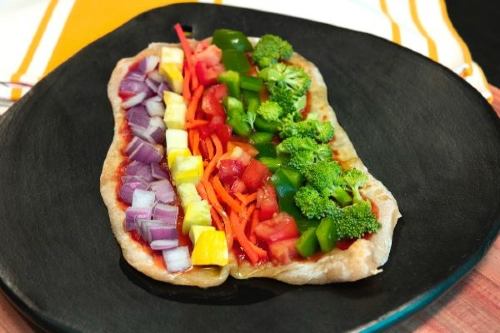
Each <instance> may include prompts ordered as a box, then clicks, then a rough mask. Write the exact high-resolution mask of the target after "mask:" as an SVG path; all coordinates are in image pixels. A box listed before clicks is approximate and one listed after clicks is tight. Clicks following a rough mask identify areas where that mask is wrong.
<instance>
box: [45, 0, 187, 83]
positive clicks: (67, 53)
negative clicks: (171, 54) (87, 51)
mask: <svg viewBox="0 0 500 333" xmlns="http://www.w3.org/2000/svg"><path fill="white" fill-rule="evenodd" d="M183 2H193V1H185V0H148V1H122V0H106V1H102V0H75V4H74V5H73V8H72V9H71V13H70V14H69V15H68V19H67V21H66V24H65V25H64V28H63V30H62V32H61V35H60V37H59V41H58V43H57V45H56V47H55V48H54V51H53V53H52V57H51V58H50V60H49V61H48V64H47V67H46V68H45V73H44V74H47V73H49V72H50V71H52V70H53V69H54V68H56V67H57V66H58V65H60V64H61V63H62V62H64V61H65V60H66V59H68V58H69V57H71V56H72V55H74V54H75V53H76V52H78V51H79V50H80V49H82V48H83V47H84V46H86V45H88V44H89V43H91V42H93V41H94V40H96V39H98V38H99V37H102V36H103V35H105V34H107V33H108V32H111V31H113V30H114V29H116V28H118V27H119V26H120V25H122V24H124V23H125V22H127V21H129V20H130V19H132V18H133V17H135V16H137V15H139V14H141V13H143V12H145V11H148V10H150V9H154V8H158V7H162V6H166V5H169V4H174V3H183ZM181 23H182V22H181ZM172 28H173V27H165V29H172ZM166 34H167V31H165V35H166ZM151 42H153V41H151ZM157 42H160V41H157ZM146 47H147V44H145V45H144V48H146Z"/></svg>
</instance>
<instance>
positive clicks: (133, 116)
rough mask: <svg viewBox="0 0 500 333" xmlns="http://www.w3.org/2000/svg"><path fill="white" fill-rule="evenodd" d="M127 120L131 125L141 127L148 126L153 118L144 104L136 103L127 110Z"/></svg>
mask: <svg viewBox="0 0 500 333" xmlns="http://www.w3.org/2000/svg"><path fill="white" fill-rule="evenodd" d="M126 115H127V120H128V123H129V125H135V126H140V127H144V128H146V127H148V125H149V121H150V120H151V118H150V116H149V114H148V112H147V111H146V108H145V107H144V105H136V106H134V107H132V108H130V109H129V110H128V111H127V114H126Z"/></svg>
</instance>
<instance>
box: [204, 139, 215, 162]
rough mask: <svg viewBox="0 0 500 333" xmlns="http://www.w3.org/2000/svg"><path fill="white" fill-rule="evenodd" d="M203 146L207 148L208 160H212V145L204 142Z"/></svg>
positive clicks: (207, 141)
mask: <svg viewBox="0 0 500 333" xmlns="http://www.w3.org/2000/svg"><path fill="white" fill-rule="evenodd" d="M205 145H206V148H207V154H208V159H210V160H211V159H212V158H214V145H213V144H212V141H211V140H205Z"/></svg>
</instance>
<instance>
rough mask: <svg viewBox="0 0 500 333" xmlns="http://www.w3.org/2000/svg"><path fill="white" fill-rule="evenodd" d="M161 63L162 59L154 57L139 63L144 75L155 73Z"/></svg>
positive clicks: (146, 58) (151, 56)
mask: <svg viewBox="0 0 500 333" xmlns="http://www.w3.org/2000/svg"><path fill="white" fill-rule="evenodd" d="M159 62H160V58H159V57H157V56H154V55H150V56H147V57H145V58H143V59H142V60H141V62H140V63H139V68H138V69H139V71H141V72H142V73H145V74H147V73H149V72H151V71H153V70H154V69H155V68H156V66H158V63H159Z"/></svg>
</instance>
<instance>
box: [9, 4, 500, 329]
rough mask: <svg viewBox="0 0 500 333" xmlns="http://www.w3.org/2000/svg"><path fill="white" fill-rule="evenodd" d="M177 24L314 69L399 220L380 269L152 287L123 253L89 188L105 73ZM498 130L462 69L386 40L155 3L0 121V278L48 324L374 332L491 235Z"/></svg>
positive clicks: (103, 118) (97, 158)
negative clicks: (344, 275)
mask: <svg viewBox="0 0 500 333" xmlns="http://www.w3.org/2000/svg"><path fill="white" fill-rule="evenodd" d="M176 22H182V23H183V24H185V25H189V26H191V27H192V28H193V34H194V37H195V38H203V37H206V36H209V35H210V34H211V33H212V31H213V30H214V29H215V28H219V27H228V28H234V29H239V30H242V31H244V32H246V33H247V34H248V35H251V36H260V35H262V34H264V33H276V34H279V35H282V36H283V37H285V38H286V39H288V40H290V41H291V42H292V44H293V45H294V46H295V47H296V50H297V51H298V52H300V53H301V54H303V55H304V56H305V57H307V58H309V59H310V60H311V61H313V62H314V63H315V64H316V65H317V66H318V67H319V68H320V70H321V71H322V73H323V76H324V78H325V80H326V83H327V85H328V89H329V95H330V102H331V104H332V105H333V107H334V108H335V110H336V112H337V115H338V118H339V120H340V122H341V124H343V126H344V127H345V129H346V130H347V133H348V134H349V136H350V138H351V140H352V142H353V143H354V146H355V147H356V149H357V151H358V153H359V155H360V156H361V158H362V159H363V161H364V162H365V164H366V165H367V166H368V168H369V169H370V170H371V171H372V173H373V174H374V175H375V176H376V177H377V178H378V179H380V180H381V181H382V182H383V183H384V184H385V185H386V186H387V187H388V188H389V189H390V190H391V191H392V192H393V193H394V195H395V197H396V199H397V200H398V203H399V206H400V209H401V211H402V213H403V216H404V217H403V218H402V219H401V220H400V222H399V224H398V226H397V228H396V232H395V236H394V243H393V249H392V253H391V257H390V260H389V262H388V263H387V264H386V265H385V267H384V272H383V273H382V274H380V275H378V276H375V277H372V278H369V279H365V280H363V281H360V282H356V283H346V284H332V285H325V286H299V287H297V286H289V285H285V284H282V283H279V282H276V281H271V280H262V279H258V280H247V281H236V280H233V279H230V280H228V281H227V282H226V283H225V284H224V285H222V286H220V287H217V288H214V289H209V290H201V289H198V288H187V287H175V286H170V285H166V284H161V283H157V282H155V281H152V280H150V279H148V278H146V277H144V276H142V275H141V274H138V273H137V272H135V271H134V270H133V269H131V268H130V267H129V266H128V265H127V264H126V263H124V262H123V259H122V258H121V254H120V250H119V248H118V245H117V243H116V241H115V240H114V238H113V235H112V233H111V229H110V225H109V221H108V215H107V211H106V208H105V207H104V204H103V202H102V200H101V196H100V194H99V175H100V172H101V167H102V163H103V160H104V157H105V155H106V152H107V150H108V148H109V145H110V143H111V139H112V136H113V117H112V112H111V109H110V104H109V102H108V99H107V96H106V85H107V82H108V80H109V77H110V74H111V71H112V70H113V68H114V66H115V64H116V62H117V61H118V60H119V59H120V58H123V57H129V56H132V55H134V54H136V53H137V52H139V51H140V50H141V49H143V48H145V47H146V46H147V45H148V43H150V42H152V41H175V40H176V38H175V35H174V33H173V30H172V26H173V24H174V23H176ZM499 134H500V129H499V122H498V120H497V119H496V118H495V117H494V113H493V112H492V111H491V108H490V106H489V105H488V104H487V103H486V102H485V101H484V100H483V99H482V97H481V96H480V95H479V94H478V93H477V92H476V91H475V90H473V89H472V88H471V87H469V86H468V85H467V84H466V83H465V82H464V81H462V80H461V79H460V78H458V77H457V76H455V75H454V74H453V73H451V72H450V71H448V70H446V69H445V68H444V67H442V66H440V65H437V64H434V63H432V62H430V61H428V60H426V59H425V58H424V57H421V56H419V55H417V54H415V53H413V52H411V51H409V50H406V49H403V48H400V47H397V46H395V45H393V44H391V43H389V42H386V41H384V40H382V39H379V38H375V37H372V36H369V35H366V34H362V33H357V32H353V31H349V30H344V29H339V28H336V27H332V26H329V25H325V24H320V23H314V22H310V21H305V20H300V19H296V18H290V17H285V16H280V15H274V14H267V13H262V12H257V11H251V10H246V9H237V8H231V7H221V6H211V5H199V4H198V5H195V4H188V5H175V6H169V7H165V8H161V9H157V10H154V11H151V12H148V13H145V14H143V15H141V16H139V17H137V18H135V19H134V20H132V21H130V22H129V23H127V24H125V25H124V26H122V27H121V28H119V29H118V30H116V31H114V32H112V33H111V34H109V35H107V36H106V37H104V38H102V39H100V40H98V41H97V42H95V43H93V44H91V45H90V46H88V47H86V48H85V49H83V50H82V51H81V52H79V53H78V54H77V55H76V56H75V57H73V58H71V59H70V60H69V61H67V62H66V63H64V64H63V65H62V66H60V67H59V68H58V69H56V70H55V71H54V72H53V73H52V74H50V75H49V76H48V77H47V78H45V79H44V80H42V81H41V82H40V83H39V84H38V85H36V86H35V87H34V88H33V89H32V90H31V92H30V93H29V94H28V95H27V96H25V97H24V98H23V99H22V100H21V101H19V102H18V103H16V104H15V105H14V106H13V108H12V110H10V111H9V112H8V113H7V115H6V116H5V118H4V119H3V121H2V123H1V125H0V189H1V194H0V211H1V214H0V222H1V225H2V231H1V232H0V278H1V285H2V287H3V289H4V290H5V292H6V293H7V294H8V295H9V296H10V297H11V298H12V299H13V300H14V302H15V303H16V304H17V305H18V306H19V307H20V308H21V310H22V311H23V312H24V313H26V314H27V315H28V316H29V317H31V318H33V319H34V320H35V322H37V323H39V324H40V325H42V326H43V327H45V328H49V329H53V330H57V331H59V330H61V331H85V332H146V331H148V332H156V331H198V332H204V331H207V330H210V331H215V330H217V331H235V330H236V331H263V330H266V331H292V330H293V331H297V330H298V331H303V330H306V329H307V330H311V331H315V332H321V331H325V332H326V331H332V330H346V329H354V328H360V327H365V328H366V327H368V328H370V329H373V328H380V327H383V326H385V325H388V324H390V323H391V322H393V321H394V320H396V319H398V318H399V317H401V316H404V315H406V314H407V313H409V312H411V311H414V310H415V309H417V308H419V307H421V306H423V305H424V304H426V303H428V302H429V301H430V299H432V298H433V297H435V296H436V295H438V294H439V293H441V292H442V291H443V290H444V289H446V288H447V287H449V285H450V284H451V283H452V282H454V281H456V280H457V279H458V278H459V277H460V276H462V275H463V274H464V273H465V272H466V271H467V270H468V269H470V267H471V266H472V265H473V264H474V263H475V262H477V261H478V260H479V258H480V257H481V255H482V254H483V253H484V251H485V249H486V248H487V246H488V245H489V243H490V242H491V240H492V239H493V237H494V236H495V235H496V234H497V232H498V228H499V222H500V220H499V207H500V206H499V199H498V198H500V186H499V184H498V179H499V176H500V175H499V166H500V136H499ZM367 325H368V326H367Z"/></svg>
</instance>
